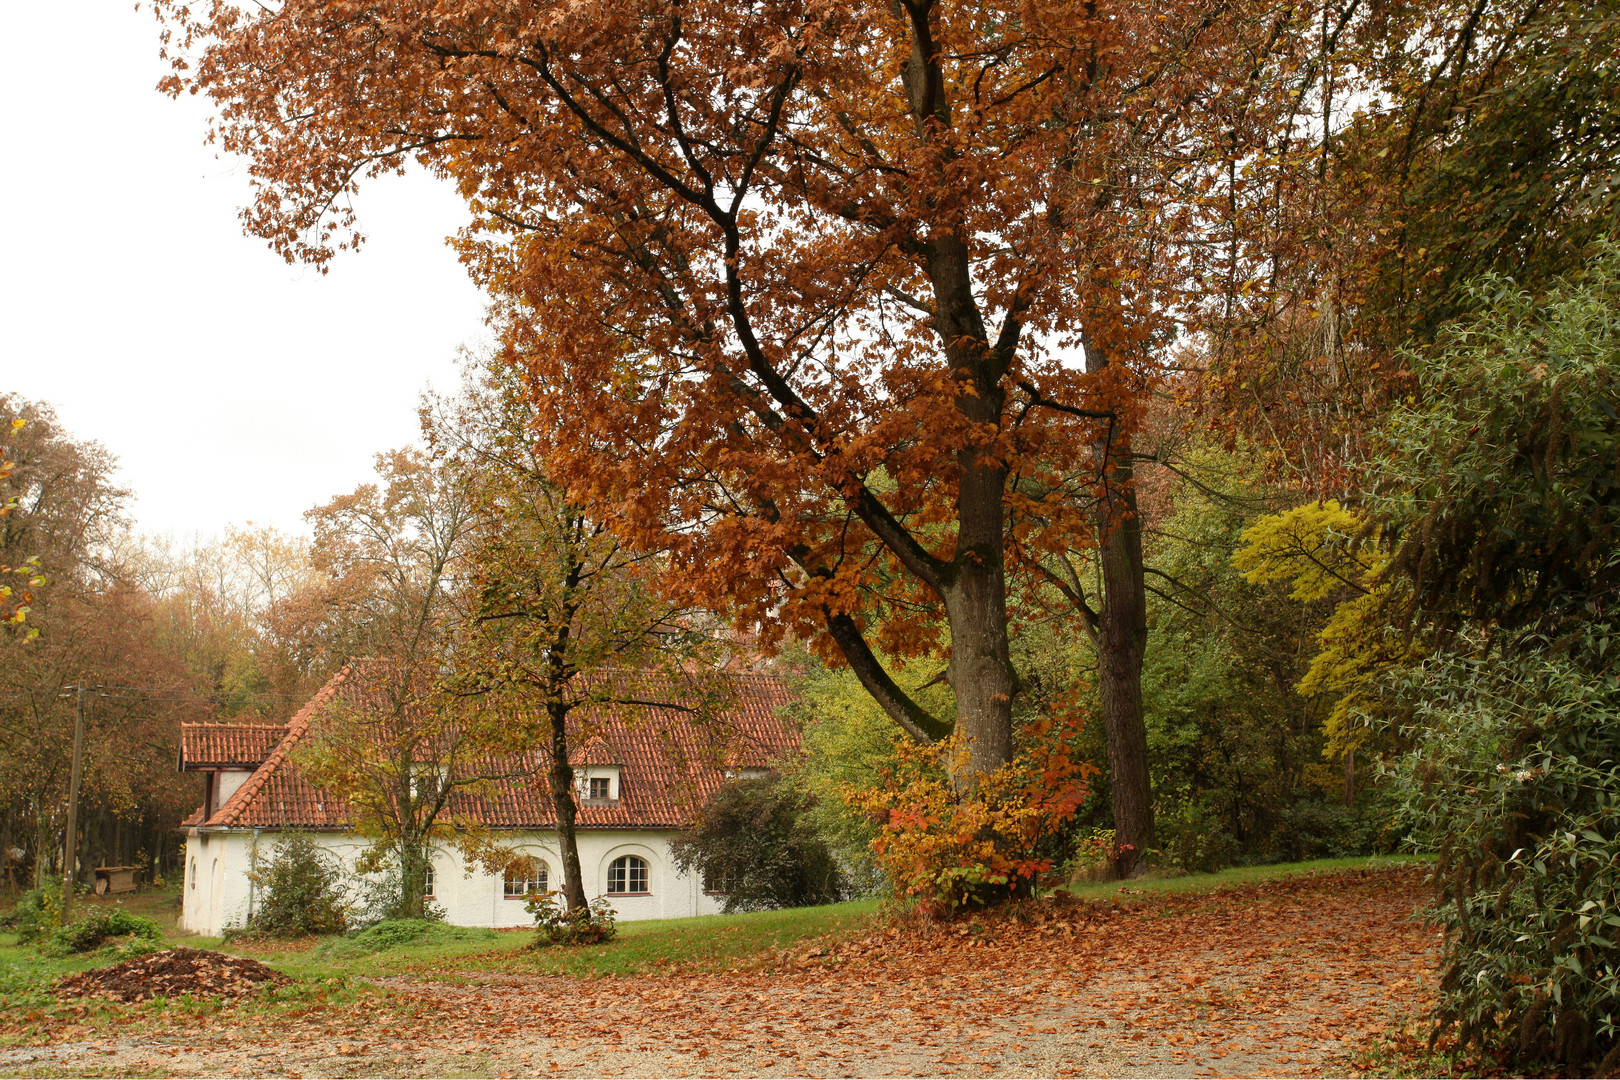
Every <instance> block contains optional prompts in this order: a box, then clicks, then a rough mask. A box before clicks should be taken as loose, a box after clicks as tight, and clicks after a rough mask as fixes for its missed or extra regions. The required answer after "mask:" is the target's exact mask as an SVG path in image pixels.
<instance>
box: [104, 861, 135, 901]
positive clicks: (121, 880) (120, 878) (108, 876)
mask: <svg viewBox="0 0 1620 1080" xmlns="http://www.w3.org/2000/svg"><path fill="white" fill-rule="evenodd" d="M142 869H143V868H142V867H139V866H98V867H96V895H97V896H101V895H103V894H105V893H121V892H134V891H135V887H136V886H137V885H139V884H140V876H141V870H142Z"/></svg>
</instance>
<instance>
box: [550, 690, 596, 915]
mask: <svg viewBox="0 0 1620 1080" xmlns="http://www.w3.org/2000/svg"><path fill="white" fill-rule="evenodd" d="M547 709H548V712H549V713H550V717H551V774H550V785H551V807H552V812H553V813H554V814H555V815H556V818H557V846H558V848H559V849H561V855H562V861H563V865H562V875H563V899H564V900H565V901H566V902H567V904H568V910H569V912H570V913H572V912H576V911H584V910H585V909H586V908H587V907H588V906H589V904H590V901H588V900H587V899H586V898H585V881H584V875H583V874H582V873H581V871H580V867H579V838H578V836H577V835H576V833H575V831H574V822H575V820H577V818H578V817H579V803H578V802H577V801H576V800H575V798H574V767H573V765H571V764H570V763H569V761H568V706H567V705H565V704H563V703H562V702H560V701H555V700H554V701H552V702H551V703H550V704H549V705H548V706H547Z"/></svg>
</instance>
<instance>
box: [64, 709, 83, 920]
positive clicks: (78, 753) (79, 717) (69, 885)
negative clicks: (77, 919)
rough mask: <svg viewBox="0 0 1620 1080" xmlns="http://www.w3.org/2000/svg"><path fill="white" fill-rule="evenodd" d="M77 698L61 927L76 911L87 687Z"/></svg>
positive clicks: (69, 787)
mask: <svg viewBox="0 0 1620 1080" xmlns="http://www.w3.org/2000/svg"><path fill="white" fill-rule="evenodd" d="M72 689H73V691H74V695H73V696H74V697H75V698H76V699H77V702H76V704H77V708H76V709H75V711H74V719H73V773H72V775H71V776H70V777H69V779H68V807H67V810H68V815H67V835H66V837H64V839H63V841H62V847H63V852H62V925H63V926H66V925H67V924H68V919H69V917H70V916H71V913H72V911H73V888H74V885H75V884H77V882H76V881H75V878H76V877H77V874H76V873H75V871H76V870H77V869H78V865H77V864H78V861H79V842H78V841H79V834H78V829H79V778H80V777H81V776H82V775H83V774H84V687H82V686H75V687H73V688H72Z"/></svg>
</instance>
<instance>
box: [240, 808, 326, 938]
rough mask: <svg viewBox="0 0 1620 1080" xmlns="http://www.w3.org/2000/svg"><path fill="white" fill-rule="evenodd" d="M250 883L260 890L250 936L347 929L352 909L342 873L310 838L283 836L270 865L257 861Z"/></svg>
mask: <svg viewBox="0 0 1620 1080" xmlns="http://www.w3.org/2000/svg"><path fill="white" fill-rule="evenodd" d="M249 877H250V878H251V879H252V880H253V882H254V884H255V885H256V886H257V887H258V888H259V889H260V890H262V892H260V894H259V896H258V897H257V898H256V903H255V905H254V908H253V914H252V917H251V918H250V919H249V920H248V925H247V929H248V930H249V931H250V932H252V933H259V934H265V935H267V936H270V937H303V936H305V935H309V934H338V933H342V932H343V930H344V929H345V928H346V927H347V926H348V923H349V914H350V911H351V908H352V904H351V902H350V898H349V890H348V888H347V886H346V884H345V882H344V875H343V872H342V870H341V868H340V867H339V866H338V865H337V861H336V860H335V859H334V858H333V857H332V856H331V855H330V854H329V853H328V852H326V851H325V850H324V849H322V848H321V847H320V846H319V845H318V844H316V843H315V839H314V837H312V836H310V835H309V834H308V833H301V832H291V833H286V834H284V835H283V836H282V837H281V838H280V839H278V840H277V841H276V845H275V848H274V849H273V851H272V852H271V854H270V856H269V858H268V859H266V860H264V861H263V862H262V863H261V862H260V861H259V860H258V858H257V857H256V858H255V859H254V865H253V868H252V869H251V870H250V871H249Z"/></svg>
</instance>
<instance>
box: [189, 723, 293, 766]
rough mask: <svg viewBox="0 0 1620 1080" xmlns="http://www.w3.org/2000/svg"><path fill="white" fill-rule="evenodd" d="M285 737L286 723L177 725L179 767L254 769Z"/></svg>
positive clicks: (263, 761)
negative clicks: (178, 727)
mask: <svg viewBox="0 0 1620 1080" xmlns="http://www.w3.org/2000/svg"><path fill="white" fill-rule="evenodd" d="M286 736H287V725H286V724H181V725H180V768H182V769H257V768H258V767H259V766H260V765H263V764H264V763H265V761H267V760H268V759H269V757H270V755H271V753H273V752H274V751H275V749H276V747H277V746H280V745H281V740H282V739H284V738H286Z"/></svg>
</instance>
